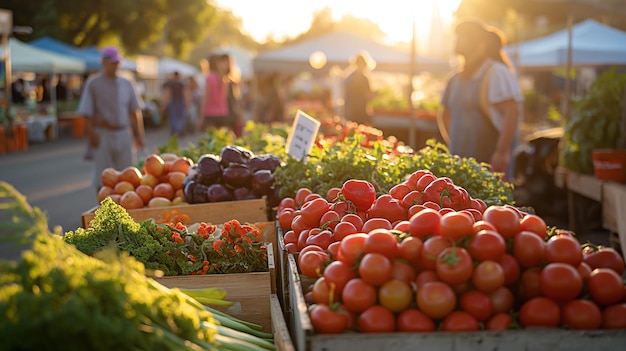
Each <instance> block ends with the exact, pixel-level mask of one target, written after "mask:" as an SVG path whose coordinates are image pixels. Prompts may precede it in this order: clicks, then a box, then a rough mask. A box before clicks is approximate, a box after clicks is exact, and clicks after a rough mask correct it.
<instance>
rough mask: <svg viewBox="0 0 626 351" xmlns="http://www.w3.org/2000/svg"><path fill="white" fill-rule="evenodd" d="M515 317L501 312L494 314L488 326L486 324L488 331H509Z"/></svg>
mask: <svg viewBox="0 0 626 351" xmlns="http://www.w3.org/2000/svg"><path fill="white" fill-rule="evenodd" d="M513 322H514V321H513V317H511V315H510V314H508V313H504V312H499V313H496V314H494V315H493V316H492V317H491V318H490V319H489V321H487V324H485V329H486V330H507V329H509V328H510V327H511V325H512V324H513Z"/></svg>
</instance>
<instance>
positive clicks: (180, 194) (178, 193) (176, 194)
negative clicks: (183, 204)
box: [174, 189, 185, 199]
mask: <svg viewBox="0 0 626 351" xmlns="http://www.w3.org/2000/svg"><path fill="white" fill-rule="evenodd" d="M174 197H182V198H183V199H184V198H185V191H184V190H183V189H178V190H176V191H175V192H174Z"/></svg>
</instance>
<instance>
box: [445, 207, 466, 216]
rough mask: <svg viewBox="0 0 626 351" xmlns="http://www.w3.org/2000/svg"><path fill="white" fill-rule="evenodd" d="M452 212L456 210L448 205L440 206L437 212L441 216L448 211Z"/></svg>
mask: <svg viewBox="0 0 626 351" xmlns="http://www.w3.org/2000/svg"><path fill="white" fill-rule="evenodd" d="M452 212H456V211H455V210H454V209H453V208H450V207H442V208H440V209H439V214H440V215H441V216H443V215H445V214H448V213H452ZM468 214H469V213H468ZM470 216H471V215H470Z"/></svg>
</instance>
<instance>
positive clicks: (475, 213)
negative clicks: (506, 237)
mask: <svg viewBox="0 0 626 351" xmlns="http://www.w3.org/2000/svg"><path fill="white" fill-rule="evenodd" d="M460 212H466V213H469V214H470V215H471V216H472V218H474V223H476V222H478V221H482V219H483V213H482V212H480V211H479V210H477V209H474V208H466V209H464V210H461V211H460Z"/></svg>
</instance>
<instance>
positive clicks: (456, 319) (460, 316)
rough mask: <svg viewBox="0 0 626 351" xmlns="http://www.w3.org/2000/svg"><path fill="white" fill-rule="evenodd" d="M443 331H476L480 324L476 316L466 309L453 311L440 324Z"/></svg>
mask: <svg viewBox="0 0 626 351" xmlns="http://www.w3.org/2000/svg"><path fill="white" fill-rule="evenodd" d="M439 328H440V330H442V331H452V332H458V331H475V330H479V329H480V325H479V324H478V321H477V320H476V318H475V317H474V316H472V315H471V314H469V313H467V312H465V311H453V312H452V313H450V314H449V315H447V316H446V318H444V320H443V321H442V322H441V325H440V326H439Z"/></svg>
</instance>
